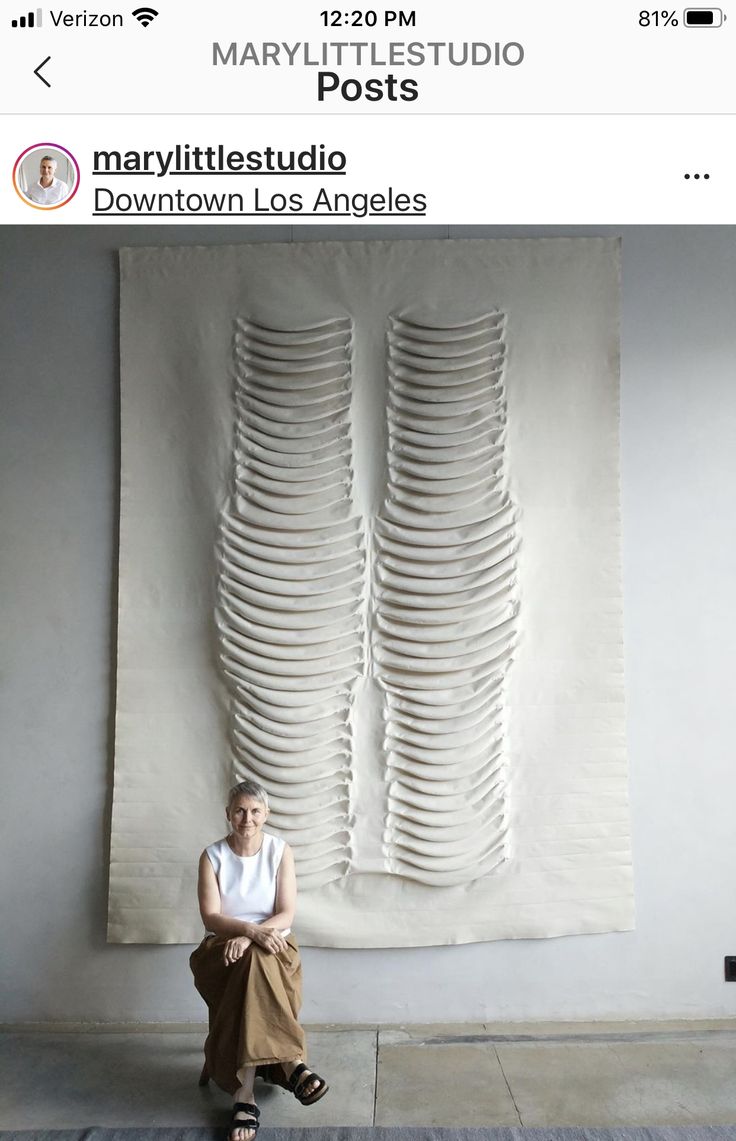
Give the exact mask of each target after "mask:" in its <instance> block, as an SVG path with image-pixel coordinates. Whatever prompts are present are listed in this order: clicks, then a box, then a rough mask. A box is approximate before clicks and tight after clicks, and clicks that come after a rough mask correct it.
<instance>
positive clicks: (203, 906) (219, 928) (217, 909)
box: [197, 852, 255, 939]
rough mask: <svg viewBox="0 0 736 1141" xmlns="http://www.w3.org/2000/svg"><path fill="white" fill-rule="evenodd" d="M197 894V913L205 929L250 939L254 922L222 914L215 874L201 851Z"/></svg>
mask: <svg viewBox="0 0 736 1141" xmlns="http://www.w3.org/2000/svg"><path fill="white" fill-rule="evenodd" d="M197 896H198V898H199V914H200V915H201V916H202V922H203V923H204V926H205V930H206V931H211V932H212V933H213V934H214V935H229V936H230V937H232V938H236V937H237V936H245V938H246V939H250V937H251V931H252V929H253V927H254V926H255V924H254V923H246V922H245V920H243V919H233V918H232V917H231V916H229V915H223V914H222V912H221V908H222V901H221V899H220V888H219V886H218V883H217V876H216V875H215V869H214V868H213V867H212V864H211V863H210V858H209V856H208V855H207V853H206V852H202V855H201V856H200V857H199V877H198V881H197Z"/></svg>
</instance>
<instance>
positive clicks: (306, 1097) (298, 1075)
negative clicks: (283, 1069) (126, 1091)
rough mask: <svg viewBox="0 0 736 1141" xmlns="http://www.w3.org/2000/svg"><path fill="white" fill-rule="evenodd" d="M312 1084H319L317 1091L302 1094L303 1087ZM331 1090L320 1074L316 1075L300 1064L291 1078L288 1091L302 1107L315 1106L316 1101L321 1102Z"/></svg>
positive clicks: (293, 1071)
mask: <svg viewBox="0 0 736 1141" xmlns="http://www.w3.org/2000/svg"><path fill="white" fill-rule="evenodd" d="M312 1082H319V1085H318V1086H317V1088H316V1090H312V1092H311V1093H302V1092H301V1090H302V1086H308V1085H311V1084H312ZM329 1088H330V1087H329V1086H328V1084H327V1082H326V1081H325V1079H324V1078H321V1077H320V1076H319V1074H315V1072H314V1070H310V1069H308V1068H307V1066H305V1065H304V1062H300V1063H299V1065H298V1066H295V1067H294V1069H293V1070H292V1073H291V1077H290V1078H289V1085H288V1089H289V1090H290V1092H291V1093H293V1095H294V1097H295V1098H296V1100H297V1101H298V1102H299V1103H300V1105H314V1103H315V1101H319V1099H320V1098H321V1097H324V1096H325V1094H326V1093H327V1091H328V1089H329Z"/></svg>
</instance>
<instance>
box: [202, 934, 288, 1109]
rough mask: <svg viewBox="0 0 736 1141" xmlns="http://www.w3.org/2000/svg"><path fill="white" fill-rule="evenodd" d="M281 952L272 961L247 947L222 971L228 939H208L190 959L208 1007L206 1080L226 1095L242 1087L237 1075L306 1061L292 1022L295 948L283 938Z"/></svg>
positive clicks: (263, 952)
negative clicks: (284, 944) (248, 1069)
mask: <svg viewBox="0 0 736 1141" xmlns="http://www.w3.org/2000/svg"><path fill="white" fill-rule="evenodd" d="M286 941H287V948H286V950H285V951H283V952H281V953H279V954H277V955H272V954H270V953H269V952H268V951H264V950H262V949H261V948H260V947H257V946H256V945H255V943H251V945H250V946H249V947H248V949H247V951H246V952H245V954H244V955H243V957H242V958H241V959H238V960H237V962H235V963H231V964H230V965H229V966H226V965H225V961H224V959H223V949H224V947H225V944H226V943H227V938H226V937H225V936H223V935H211V936H209V937H208V938H206V939H204V940H203V942H202V943H200V945H199V946H198V947H197V949H196V951H194V952H193V953H192V955H191V957H190V959H189V965H190V967H191V968H192V973H193V974H194V985H195V987H196V988H197V990H198V991H199V993H200V994H201V995H202V998H203V999H204V1001H205V1002H206V1003H207V1009H208V1011H209V1027H210V1032H209V1034H208V1036H207V1041H206V1043H205V1047H204V1053H205V1059H206V1061H207V1068H208V1070H209V1074H210V1077H211V1078H212V1079H213V1081H215V1082H217V1084H218V1086H220V1088H221V1089H223V1090H225V1092H226V1093H231V1094H232V1093H235V1091H236V1090H237V1089H238V1087H239V1086H240V1085H241V1084H242V1083H241V1082H240V1081H239V1080H238V1070H240V1069H241V1068H243V1067H244V1066H267V1065H269V1064H272V1063H274V1062H293V1061H295V1060H296V1059H297V1058H304V1057H305V1042H304V1031H303V1030H302V1028H301V1026H300V1025H299V1022H298V1021H297V1018H298V1014H299V1009H300V1007H301V1003H302V965H301V960H300V958H299V945H298V943H297V941H296V939H295V938H294V936H293V935H289V936H287V940H286Z"/></svg>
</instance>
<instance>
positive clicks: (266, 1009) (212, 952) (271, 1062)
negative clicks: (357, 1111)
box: [189, 780, 328, 1141]
mask: <svg viewBox="0 0 736 1141" xmlns="http://www.w3.org/2000/svg"><path fill="white" fill-rule="evenodd" d="M225 816H226V817H227V821H228V824H229V825H230V832H229V834H228V835H227V836H225V837H224V838H223V839H222V840H218V841H217V842H216V843H215V844H210V846H209V847H208V848H205V850H204V852H203V853H202V855H201V857H200V860H199V888H198V894H199V910H200V914H201V916H202V922H203V923H204V926H205V930H206V932H207V934H206V935H205V938H204V940H203V941H202V943H200V945H199V947H197V949H196V951H194V953H193V954H192V956H191V958H190V960H189V963H190V966H191V968H192V972H193V974H194V985H195V986H196V988H197V990H198V991H199V993H200V994H201V995H202V998H203V999H204V1000H205V1002H206V1003H207V1007H208V1010H209V1027H210V1032H209V1035H208V1037H207V1041H206V1043H205V1064H204V1069H203V1070H202V1077H201V1079H200V1082H201V1084H206V1083H207V1081H208V1080H209V1078H210V1077H212V1078H213V1080H214V1081H215V1082H217V1084H218V1086H220V1087H221V1089H224V1090H225V1091H226V1092H227V1093H230V1094H233V1095H234V1106H233V1115H232V1119H231V1122H230V1133H229V1137H230V1141H253V1138H254V1137H255V1135H256V1131H257V1129H258V1118H259V1110H258V1108H257V1107H256V1105H255V1102H254V1096H253V1085H254V1081H255V1077H256V1070H257V1069H258V1070H259V1071H260V1074H261V1076H263V1077H265V1078H267V1080H270V1081H273V1082H276V1083H277V1084H279V1085H282V1086H284V1087H285V1088H286V1089H289V1090H290V1091H291V1092H292V1093H293V1094H294V1095H295V1097H296V1098H297V1099H298V1100H299V1101H300V1102H301V1103H302V1105H312V1104H313V1103H314V1102H315V1101H319V1099H320V1098H321V1097H323V1096H324V1094H326V1093H327V1089H328V1086H327V1083H326V1082H325V1080H324V1079H323V1078H321V1077H319V1075H318V1074H315V1073H312V1071H311V1070H308V1069H307V1067H306V1066H305V1065H304V1062H303V1058H304V1053H305V1043H304V1031H303V1030H302V1028H301V1026H300V1025H299V1022H298V1021H297V1016H298V1014H299V1007H300V1005H301V989H302V968H301V963H300V961H299V947H298V945H297V942H296V940H295V939H294V936H293V935H292V934H291V924H292V922H293V920H294V908H295V905H296V873H295V871H294V856H293V854H292V851H291V849H290V848H289V846H288V844H285V843H284V841H283V840H281V839H279V838H278V837H277V836H272V835H270V834H269V833H267V832H264V831H263V825H264V824H265V822H266V820H267V818H268V796H267V793H266V790H265V789H264V788H262V787H261V785H259V784H256V782H255V781H250V780H245V781H242V782H241V783H240V784H237V785H235V787H234V788H232V789H231V790H230V795H229V797H228V803H227V807H226V809H225Z"/></svg>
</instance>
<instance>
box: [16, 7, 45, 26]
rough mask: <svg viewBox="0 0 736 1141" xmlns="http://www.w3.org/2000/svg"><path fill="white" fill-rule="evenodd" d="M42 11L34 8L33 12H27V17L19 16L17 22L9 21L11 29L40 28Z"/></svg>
mask: <svg viewBox="0 0 736 1141" xmlns="http://www.w3.org/2000/svg"><path fill="white" fill-rule="evenodd" d="M42 15H43V10H42V9H41V8H36V11H35V12H29V13H28V15H27V16H19V17H18V19H17V20H11V21H10V26H11V28H40V27H41V16H42Z"/></svg>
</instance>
